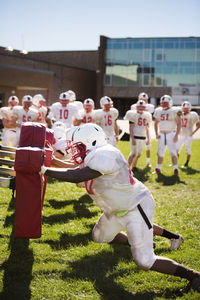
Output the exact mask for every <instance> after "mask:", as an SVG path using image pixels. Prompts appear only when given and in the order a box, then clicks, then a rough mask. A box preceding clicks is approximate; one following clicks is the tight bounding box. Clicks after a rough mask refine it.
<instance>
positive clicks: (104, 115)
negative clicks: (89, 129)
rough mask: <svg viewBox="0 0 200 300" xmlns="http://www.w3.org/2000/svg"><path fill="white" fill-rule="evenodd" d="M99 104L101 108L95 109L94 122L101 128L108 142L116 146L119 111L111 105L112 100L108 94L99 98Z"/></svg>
mask: <svg viewBox="0 0 200 300" xmlns="http://www.w3.org/2000/svg"><path fill="white" fill-rule="evenodd" d="M100 106H101V108H102V109H99V110H97V111H96V114H95V119H96V123H97V124H98V125H99V126H101V128H103V130H104V132H105V134H106V136H107V139H108V142H109V143H110V144H111V145H113V146H115V147H116V143H117V141H118V137H119V127H118V125H117V118H118V116H119V112H118V110H117V109H116V108H114V107H113V101H112V99H111V98H110V97H108V96H104V97H102V98H101V99H100Z"/></svg>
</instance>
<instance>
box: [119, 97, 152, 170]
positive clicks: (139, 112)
mask: <svg viewBox="0 0 200 300" xmlns="http://www.w3.org/2000/svg"><path fill="white" fill-rule="evenodd" d="M124 119H125V120H128V121H129V132H130V144H131V152H130V154H129V157H128V163H129V166H132V168H133V171H135V170H136V165H137V161H138V158H139V157H140V156H141V154H142V150H143V148H144V147H145V144H146V145H147V146H148V145H149V143H150V134H149V124H150V123H151V120H152V116H151V114H150V113H149V112H147V111H146V102H145V101H144V100H139V101H138V102H137V104H136V110H129V111H127V113H126V115H125V117H124Z"/></svg>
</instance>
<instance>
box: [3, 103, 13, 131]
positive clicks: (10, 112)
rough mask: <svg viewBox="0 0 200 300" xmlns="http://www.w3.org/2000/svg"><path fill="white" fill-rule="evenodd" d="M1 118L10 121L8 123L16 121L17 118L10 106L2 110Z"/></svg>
mask: <svg viewBox="0 0 200 300" xmlns="http://www.w3.org/2000/svg"><path fill="white" fill-rule="evenodd" d="M1 117H2V118H4V119H6V120H8V121H11V122H12V121H14V119H15V116H14V114H13V109H11V107H9V106H5V107H2V108H1ZM10 129H16V126H13V127H12V128H10Z"/></svg>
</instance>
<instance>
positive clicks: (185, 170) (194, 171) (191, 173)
mask: <svg viewBox="0 0 200 300" xmlns="http://www.w3.org/2000/svg"><path fill="white" fill-rule="evenodd" d="M181 171H182V172H184V173H186V174H187V175H193V174H198V173H200V171H199V170H196V169H193V168H191V167H185V168H181Z"/></svg>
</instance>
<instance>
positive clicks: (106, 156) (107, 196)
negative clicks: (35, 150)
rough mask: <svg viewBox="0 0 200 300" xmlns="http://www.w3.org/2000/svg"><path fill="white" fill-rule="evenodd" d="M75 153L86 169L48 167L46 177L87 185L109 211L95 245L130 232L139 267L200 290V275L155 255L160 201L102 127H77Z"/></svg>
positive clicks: (100, 223)
mask: <svg viewBox="0 0 200 300" xmlns="http://www.w3.org/2000/svg"><path fill="white" fill-rule="evenodd" d="M72 154H73V159H74V161H75V162H76V164H78V165H82V168H76V169H73V170H72V169H64V170H63V169H57V168H56V169H51V168H48V167H44V166H42V168H41V173H42V174H45V175H47V176H50V177H53V178H57V179H59V180H62V181H66V182H72V183H79V182H83V181H85V187H86V190H87V192H88V193H89V195H90V197H91V198H92V199H93V200H94V201H95V203H96V204H97V206H98V207H99V208H100V209H101V210H102V211H103V214H102V215H101V217H100V219H99V221H98V222H97V224H96V225H95V227H94V229H93V234H92V235H93V240H94V241H95V242H97V243H110V242H112V241H113V240H114V239H115V238H116V237H117V235H118V234H120V232H121V231H123V230H124V231H126V232H127V237H128V242H129V244H130V246H131V252H132V256H133V259H134V261H135V263H136V264H137V266H138V267H139V268H141V269H143V270H152V271H157V272H160V273H164V274H170V275H174V276H179V277H181V278H185V279H187V280H189V282H190V287H191V288H193V289H194V290H198V289H199V288H200V272H198V271H195V270H192V269H189V268H187V267H185V266H183V265H181V264H178V263H176V262H175V261H173V260H171V259H168V258H165V257H161V256H155V254H154V250H153V215H154V209H155V201H154V199H153V197H152V195H151V193H150V192H149V190H148V189H147V188H146V187H145V185H144V184H143V183H142V182H140V181H138V180H137V179H136V178H134V177H133V175H132V172H131V171H130V169H129V166H128V163H127V161H126V159H125V158H124V156H123V155H122V153H121V152H120V151H119V150H118V149H117V148H116V147H113V146H112V145H110V144H108V143H107V141H106V135H105V133H104V131H103V130H102V128H101V127H99V126H98V125H95V124H92V123H88V124H85V125H82V126H80V127H77V129H76V130H75V131H74V133H73V136H72Z"/></svg>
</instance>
